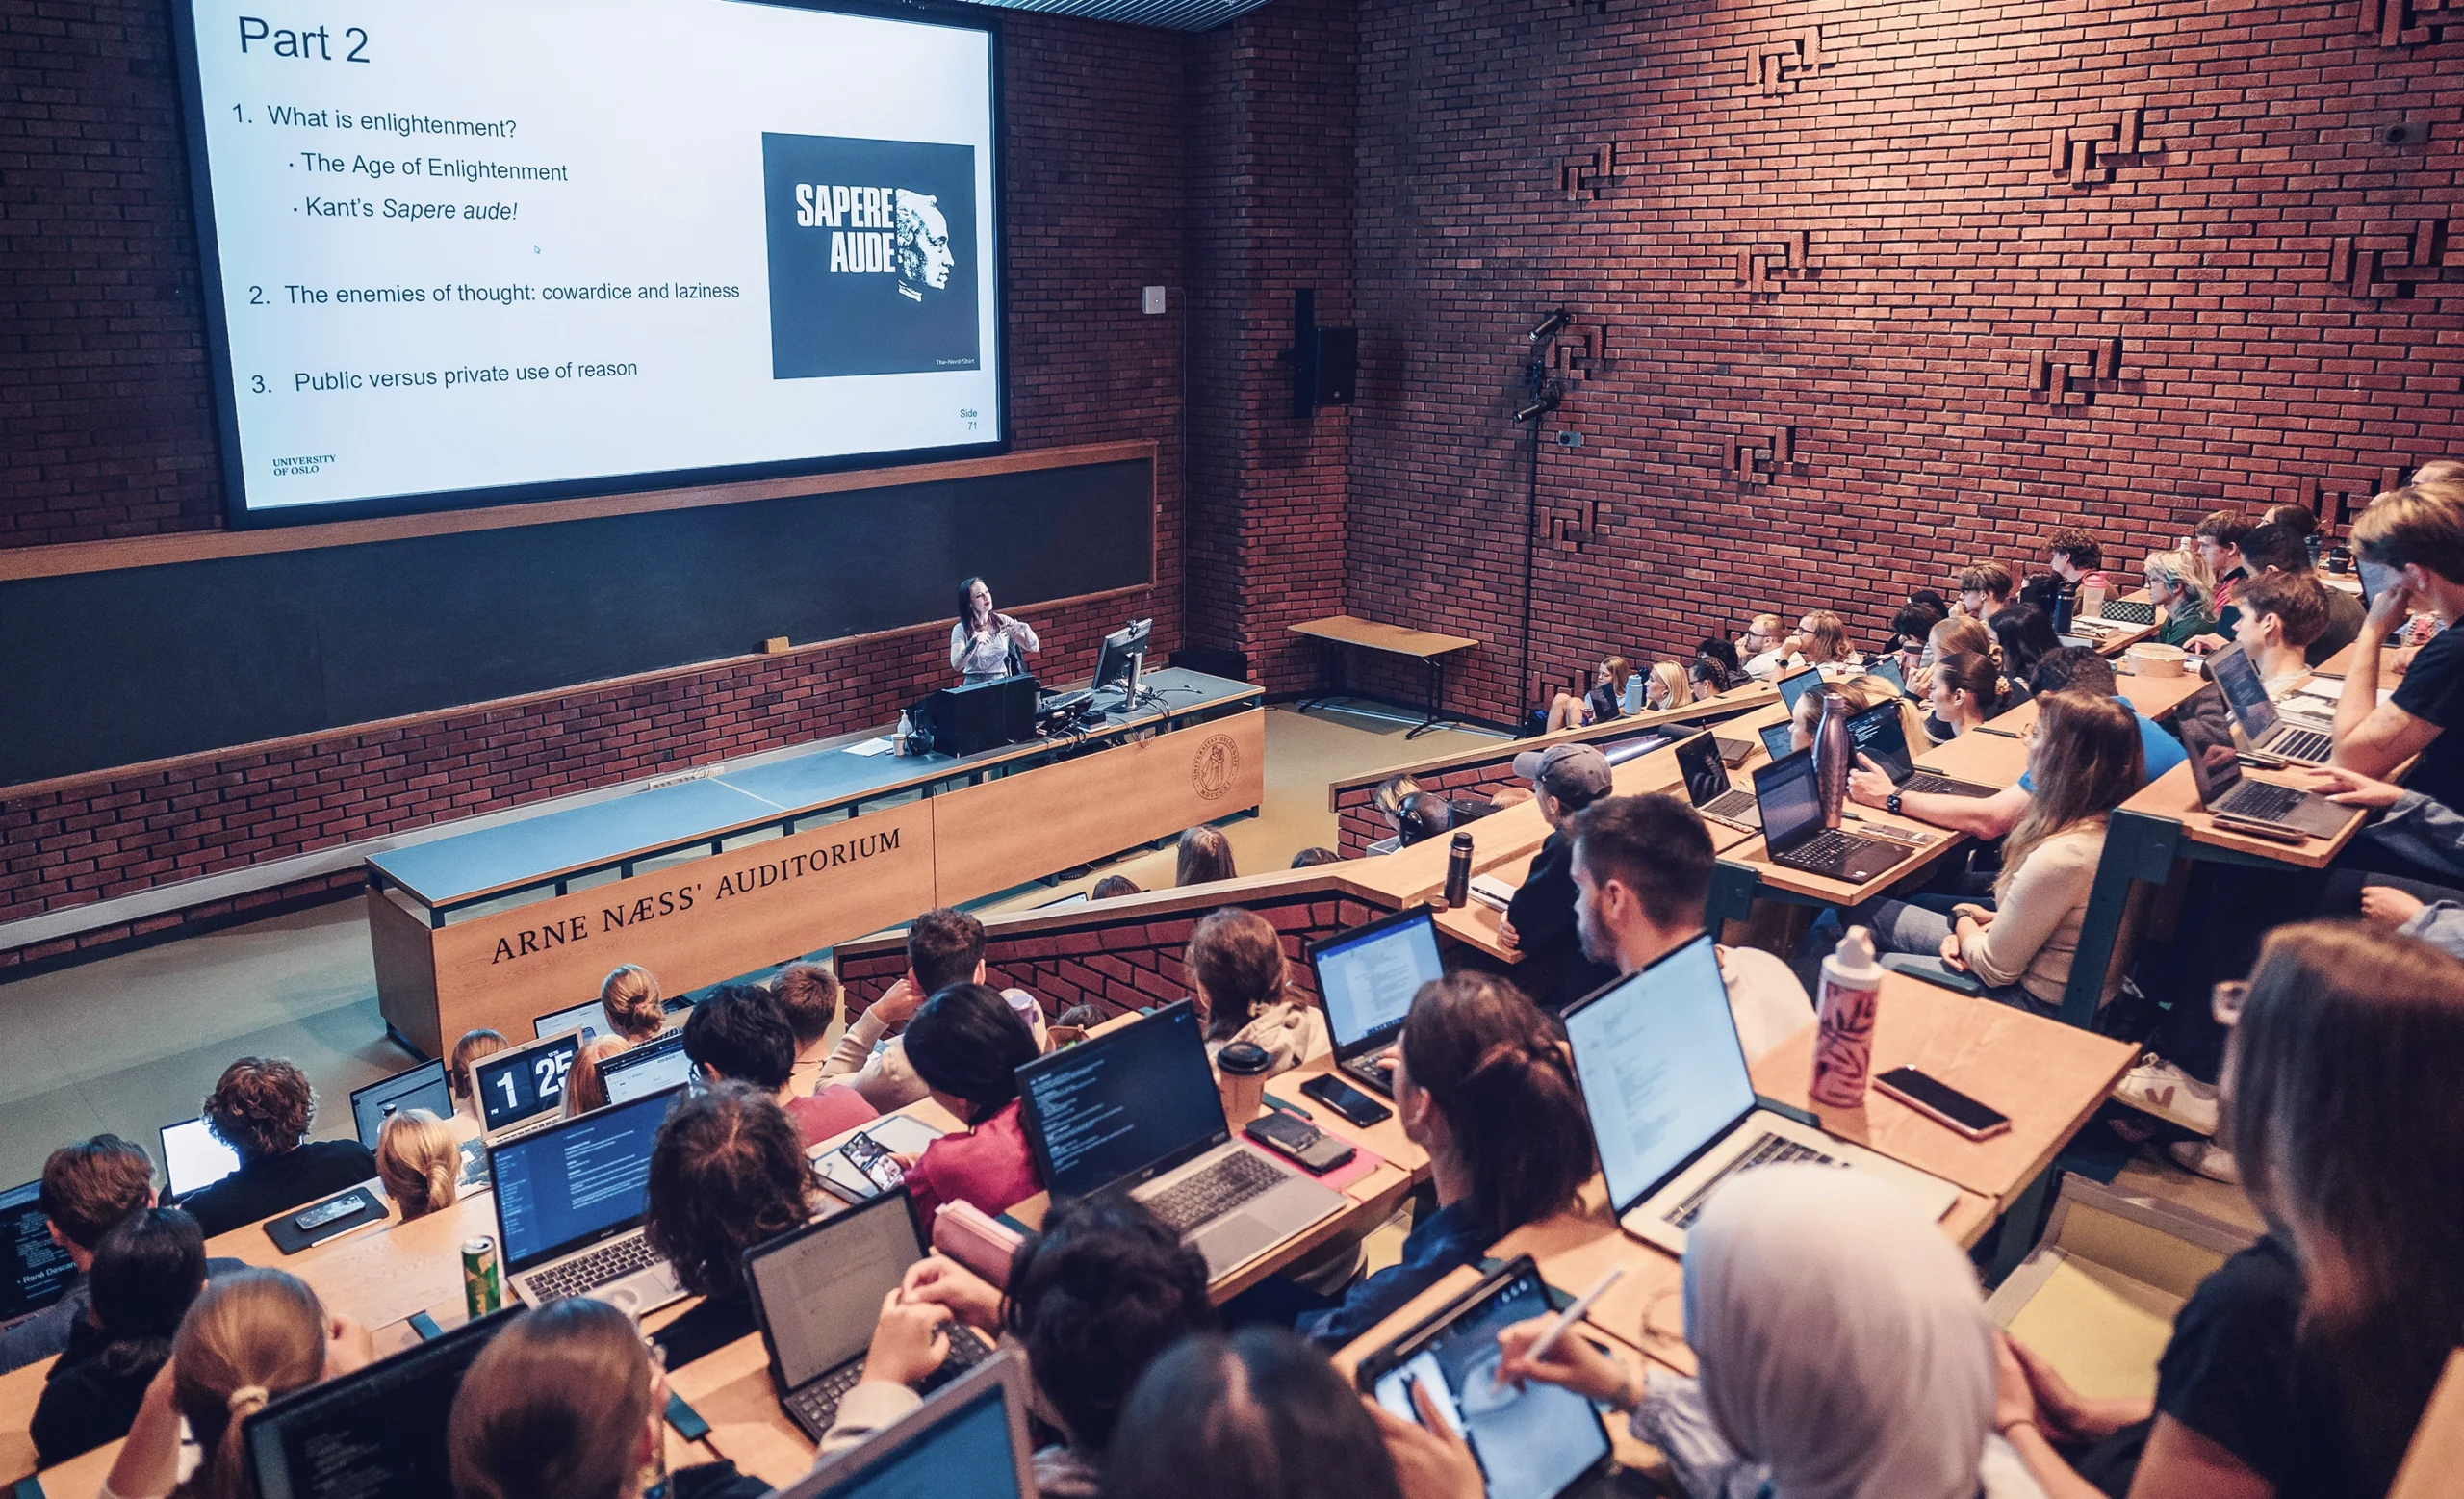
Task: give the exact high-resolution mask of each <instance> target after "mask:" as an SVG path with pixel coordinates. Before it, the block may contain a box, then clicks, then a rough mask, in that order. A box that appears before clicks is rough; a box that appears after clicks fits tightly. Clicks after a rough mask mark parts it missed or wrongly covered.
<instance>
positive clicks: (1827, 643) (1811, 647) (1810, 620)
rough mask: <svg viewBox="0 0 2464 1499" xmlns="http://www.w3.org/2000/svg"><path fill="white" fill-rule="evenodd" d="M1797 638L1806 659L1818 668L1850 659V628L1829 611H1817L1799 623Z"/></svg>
mask: <svg viewBox="0 0 2464 1499" xmlns="http://www.w3.org/2000/svg"><path fill="white" fill-rule="evenodd" d="M1797 638H1798V639H1799V640H1800V641H1802V642H1803V649H1804V651H1805V653H1806V659H1807V660H1809V661H1811V662H1812V663H1814V664H1815V665H1817V666H1820V665H1823V664H1826V663H1828V662H1832V661H1844V660H1846V659H1848V627H1847V626H1846V625H1844V624H1842V623H1840V620H1839V616H1838V615H1836V614H1834V613H1833V612H1831V610H1829V609H1815V610H1814V611H1813V612H1812V613H1810V614H1808V615H1807V616H1806V617H1805V618H1804V619H1802V620H1800V621H1798V622H1797Z"/></svg>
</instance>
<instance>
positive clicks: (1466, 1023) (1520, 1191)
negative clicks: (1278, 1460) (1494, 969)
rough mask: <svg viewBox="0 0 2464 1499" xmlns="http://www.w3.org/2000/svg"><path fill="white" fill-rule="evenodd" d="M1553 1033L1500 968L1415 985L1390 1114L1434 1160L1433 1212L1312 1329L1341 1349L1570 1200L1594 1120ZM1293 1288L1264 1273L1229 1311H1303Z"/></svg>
mask: <svg viewBox="0 0 2464 1499" xmlns="http://www.w3.org/2000/svg"><path fill="white" fill-rule="evenodd" d="M1549 1038H1550V1030H1549V1023H1548V1021H1547V1020H1546V1019H1545V1018H1543V1017H1542V1015H1541V1014H1540V1011H1539V1010H1538V1009H1537V1008H1536V1007H1534V1006H1533V1004H1532V1003H1531V1001H1530V1000H1529V999H1527V998H1525V997H1524V995H1523V994H1522V992H1521V991H1520V990H1518V989H1516V988H1515V987H1514V986H1513V985H1512V984H1510V983H1507V982H1506V981H1505V980H1504V979H1501V978H1499V977H1497V976H1495V975H1494V974H1489V973H1480V972H1474V971H1469V970H1467V971H1463V972H1458V973H1450V974H1448V975H1447V976H1446V977H1444V978H1441V979H1434V980H1431V981H1430V982H1428V983H1426V984H1424V985H1422V986H1421V991H1420V993H1419V994H1418V995H1414V996H1413V998H1412V1006H1411V1010H1410V1013H1409V1014H1408V1015H1407V1016H1406V1017H1405V1018H1404V1021H1403V1034H1402V1040H1401V1042H1400V1044H1399V1046H1398V1047H1397V1048H1396V1061H1395V1112H1396V1114H1397V1115H1398V1116H1399V1119H1400V1120H1401V1123H1402V1126H1403V1134H1404V1136H1405V1138H1407V1139H1409V1140H1410V1141H1411V1142H1412V1143H1413V1144H1414V1145H1417V1146H1419V1147H1420V1148H1421V1149H1423V1150H1426V1151H1427V1152H1428V1154H1429V1170H1430V1175H1431V1177H1432V1180H1433V1183H1434V1186H1435V1188H1436V1196H1437V1211H1436V1212H1434V1213H1428V1214H1425V1215H1424V1216H1422V1217H1421V1218H1420V1220H1419V1221H1418V1222H1416V1223H1414V1224H1413V1225H1412V1231H1411V1234H1410V1235H1409V1236H1408V1237H1407V1238H1405V1239H1404V1240H1403V1252H1402V1259H1401V1262H1400V1263H1399V1264H1397V1265H1395V1266H1393V1267H1391V1268H1389V1269H1386V1270H1381V1271H1379V1272H1378V1273H1377V1274H1375V1275H1373V1276H1371V1277H1370V1278H1369V1279H1365V1280H1362V1281H1360V1282H1359V1283H1358V1284H1356V1285H1354V1286H1353V1287H1352V1288H1351V1291H1350V1294H1348V1295H1347V1296H1346V1297H1344V1299H1343V1300H1342V1301H1341V1302H1340V1303H1338V1304H1336V1305H1333V1306H1331V1307H1325V1309H1312V1310H1309V1311H1306V1312H1304V1313H1302V1314H1301V1315H1300V1316H1299V1317H1298V1320H1297V1324H1296V1325H1297V1327H1298V1329H1299V1331H1300V1332H1301V1333H1302V1334H1303V1335H1304V1336H1306V1337H1308V1338H1310V1339H1311V1340H1312V1341H1314V1342H1316V1343H1317V1344H1319V1345H1320V1346H1321V1347H1323V1348H1328V1349H1335V1348H1341V1347H1342V1346H1344V1345H1345V1344H1346V1343H1348V1342H1350V1341H1351V1340H1352V1339H1353V1338H1356V1337H1358V1336H1360V1335H1361V1334H1362V1333H1363V1332H1366V1331H1369V1330H1370V1329H1371V1328H1373V1327H1374V1326H1376V1325H1377V1324H1378V1323H1379V1322H1381V1321H1383V1320H1385V1318H1386V1317H1387V1316H1388V1315H1389V1314H1390V1313H1392V1312H1393V1311H1394V1310H1395V1309H1396V1308H1397V1307H1399V1306H1401V1305H1403V1304H1404V1303H1405V1302H1408V1301H1410V1300H1411V1299H1412V1298H1413V1297H1415V1296H1418V1295H1419V1294H1420V1293H1421V1292H1423V1291H1424V1290H1427V1289H1428V1288H1429V1286H1430V1285H1432V1284H1433V1283H1435V1282H1436V1281H1438V1280H1439V1279H1443V1278H1444V1277H1445V1276H1446V1274H1447V1273H1448V1272H1449V1271H1450V1270H1453V1269H1455V1268H1456V1267H1457V1266H1460V1265H1468V1264H1471V1263H1473V1262H1474V1261H1476V1260H1477V1259H1478V1258H1479V1257H1480V1256H1481V1255H1482V1254H1484V1253H1488V1247H1489V1246H1490V1245H1492V1244H1495V1243H1496V1242H1497V1241H1498V1240H1500V1239H1501V1238H1503V1237H1505V1236H1506V1235H1507V1234H1508V1233H1511V1232H1513V1231H1514V1230H1515V1229H1517V1228H1522V1227H1523V1226H1524V1225H1525V1224H1527V1223H1536V1222H1538V1221H1539V1220H1540V1219H1543V1218H1547V1217H1550V1216H1552V1215H1553V1214H1555V1213H1560V1212H1563V1211H1565V1210H1566V1209H1567V1208H1568V1207H1570V1206H1571V1205H1572V1204H1573V1202H1574V1200H1575V1194H1576V1193H1578V1192H1579V1191H1580V1190H1581V1189H1582V1184H1583V1183H1584V1182H1586V1181H1588V1180H1590V1179H1591V1125H1590V1124H1588V1123H1586V1121H1585V1117H1584V1114H1583V1105H1582V1097H1581V1095H1580V1094H1579V1093H1578V1092H1577V1091H1576V1088H1575V1078H1574V1071H1573V1068H1572V1067H1571V1066H1570V1065H1569V1064H1568V1063H1567V1061H1566V1054H1565V1051H1564V1049H1563V1048H1562V1047H1559V1046H1558V1045H1557V1044H1556V1043H1555V1042H1553V1041H1552V1040H1551V1039H1549ZM1260 1293H1267V1294H1264V1295H1261V1294H1260ZM1252 1297H1254V1298H1255V1300H1254V1301H1252V1300H1250V1298H1252ZM1243 1301H1244V1302H1245V1303H1246V1305H1245V1306H1242V1308H1241V1310H1240V1311H1239V1312H1234V1313H1230V1314H1232V1315H1234V1316H1235V1318H1236V1320H1254V1318H1255V1317H1256V1316H1257V1315H1259V1314H1266V1313H1270V1311H1272V1310H1282V1309H1289V1308H1292V1307H1295V1306H1298V1305H1303V1304H1304V1302H1305V1301H1306V1298H1305V1297H1303V1296H1300V1295H1297V1294H1296V1288H1295V1287H1293V1286H1291V1284H1290V1283H1289V1282H1285V1281H1275V1280H1270V1281H1268V1282H1266V1284H1265V1285H1262V1286H1260V1287H1258V1288H1257V1289H1256V1290H1255V1291H1252V1292H1248V1293H1245V1296H1244V1298H1243ZM1322 1304H1323V1299H1322V1298H1321V1299H1320V1305H1322Z"/></svg>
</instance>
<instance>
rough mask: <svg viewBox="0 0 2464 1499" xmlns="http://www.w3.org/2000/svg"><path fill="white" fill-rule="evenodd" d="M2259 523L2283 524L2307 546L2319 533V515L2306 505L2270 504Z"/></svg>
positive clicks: (2262, 512) (2263, 524)
mask: <svg viewBox="0 0 2464 1499" xmlns="http://www.w3.org/2000/svg"><path fill="white" fill-rule="evenodd" d="M2414 477H2415V478H2419V477H2420V475H2419V474H2418V473H2416V474H2415V476H2414ZM2259 524H2260V525H2262V526H2281V527H2283V528H2284V529H2285V530H2289V531H2291V532H2292V533H2293V534H2294V537H2295V539H2297V540H2298V541H2300V542H2302V543H2304V544H2305V546H2306V545H2307V543H2308V542H2309V540H2310V538H2311V537H2313V536H2315V535H2317V534H2318V533H2319V517H2318V516H2317V515H2315V514H2313V513H2311V511H2310V509H2309V508H2308V507H2307V506H2305V505H2298V504H2271V505H2269V506H2268V507H2267V508H2266V509H2265V510H2262V511H2260V512H2259Z"/></svg>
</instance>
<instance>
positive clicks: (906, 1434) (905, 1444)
mask: <svg viewBox="0 0 2464 1499" xmlns="http://www.w3.org/2000/svg"><path fill="white" fill-rule="evenodd" d="M1028 1387H1029V1384H1028V1380H1027V1365H1026V1360H1024V1359H1023V1358H1020V1357H1018V1356H1016V1355H1015V1354H1007V1353H1002V1354H995V1355H993V1356H992V1357H989V1358H987V1359H986V1360H984V1361H983V1362H982V1363H980V1364H977V1365H976V1366H975V1367H974V1368H972V1369H969V1370H968V1371H967V1372H966V1374H965V1375H964V1376H963V1377H962V1378H960V1379H957V1380H954V1381H952V1382H951V1383H948V1384H946V1385H944V1386H943V1387H942V1388H941V1389H940V1390H939V1391H938V1392H937V1393H936V1394H935V1395H934V1396H933V1397H932V1398H931V1399H929V1400H927V1401H925V1402H924V1404H923V1405H921V1406H919V1407H917V1408H916V1409H914V1410H912V1411H911V1412H909V1413H908V1414H907V1415H905V1416H902V1417H900V1418H899V1419H898V1420H897V1421H895V1422H893V1423H892V1424H890V1425H888V1426H886V1427H884V1428H883V1429H882V1430H881V1431H880V1432H879V1433H878V1434H874V1435H872V1436H869V1437H866V1438H865V1439H864V1440H863V1441H861V1442H859V1443H857V1444H856V1445H855V1446H853V1447H849V1448H847V1449H845V1450H844V1451H842V1452H838V1453H835V1454H833V1455H830V1456H827V1457H824V1458H823V1459H822V1460H820V1461H818V1462H816V1463H815V1464H814V1465H813V1469H812V1471H811V1472H809V1473H808V1474H806V1475H805V1476H804V1478H802V1479H801V1480H799V1481H798V1482H797V1483H796V1484H795V1486H793V1487H789V1488H784V1489H781V1490H780V1491H779V1499H910V1496H918V1495H927V1494H929V1495H931V1496H933V1499H1036V1480H1035V1469H1034V1467H1033V1465H1032V1461H1031V1460H1030V1459H1029V1458H1028V1456H1027V1454H1028V1451H1029V1442H1028V1437H1027V1409H1028V1393H1027V1391H1028Z"/></svg>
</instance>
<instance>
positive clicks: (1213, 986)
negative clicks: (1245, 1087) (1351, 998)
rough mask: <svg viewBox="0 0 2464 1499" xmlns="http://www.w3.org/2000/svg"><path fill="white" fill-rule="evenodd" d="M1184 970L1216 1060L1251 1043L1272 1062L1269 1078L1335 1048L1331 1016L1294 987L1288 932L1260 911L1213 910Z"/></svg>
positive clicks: (1198, 930) (1200, 925) (1186, 956)
mask: <svg viewBox="0 0 2464 1499" xmlns="http://www.w3.org/2000/svg"><path fill="white" fill-rule="evenodd" d="M1182 966H1183V967H1184V968H1186V969H1188V970H1189V979H1190V997H1191V998H1193V999H1194V1000H1196V1001H1197V1010H1198V1014H1199V1016H1200V1017H1202V1018H1203V1019H1204V1021H1205V1023H1206V1054H1207V1057H1208V1058H1209V1059H1210V1060H1212V1059H1213V1058H1214V1056H1215V1054H1216V1053H1217V1052H1219V1051H1220V1050H1222V1049H1223V1048H1224V1047H1228V1046H1230V1045H1231V1044H1232V1043H1234V1042H1236V1041H1246V1042H1252V1043H1254V1044H1256V1045H1257V1046H1259V1047H1264V1048H1265V1049H1266V1053H1267V1056H1268V1057H1269V1058H1270V1059H1271V1061H1272V1063H1273V1065H1272V1066H1271V1067H1270V1069H1269V1070H1268V1073H1267V1075H1269V1076H1270V1077H1271V1076H1273V1075H1274V1074H1275V1073H1288V1072H1290V1071H1292V1070H1293V1069H1294V1068H1296V1067H1298V1066H1299V1065H1300V1064H1301V1063H1303V1062H1310V1061H1315V1060H1316V1059H1317V1058H1319V1057H1321V1056H1323V1055H1325V1054H1327V1053H1328V1052H1330V1051H1332V1050H1333V1049H1334V1041H1333V1039H1332V1038H1331V1037H1329V1036H1328V1035H1327V1033H1326V1018H1325V1017H1324V1016H1323V1015H1321V1014H1319V1013H1318V1008H1317V1006H1315V1005H1312V1004H1307V1003H1304V1002H1302V1001H1301V1000H1300V999H1299V998H1298V997H1297V996H1296V995H1294V994H1293V993H1292V990H1291V988H1290V987H1289V984H1288V979H1289V974H1288V973H1287V972H1286V971H1285V964H1284V959H1283V937H1282V934H1280V933H1278V932H1277V931H1276V930H1275V929H1274V923H1273V922H1271V921H1270V920H1268V919H1267V918H1266V917H1262V916H1260V915H1258V914H1257V913H1256V912H1254V911H1246V910H1243V909H1242V908H1240V907H1238V906H1226V907H1224V908H1223V909H1221V910H1219V911H1210V912H1208V913H1207V914H1206V916H1205V917H1203V918H1201V919H1200V920H1199V922H1198V923H1197V928H1196V930H1194V931H1193V932H1191V933H1190V944H1189V949H1188V951H1187V952H1186V953H1185V954H1184V955H1183V957H1182Z"/></svg>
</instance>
